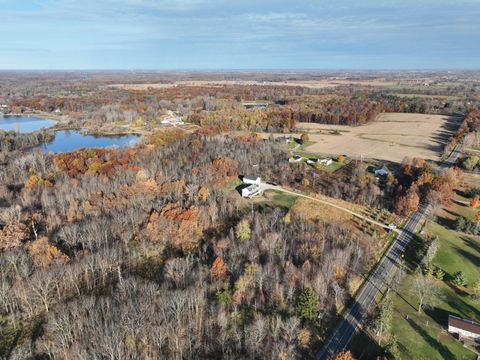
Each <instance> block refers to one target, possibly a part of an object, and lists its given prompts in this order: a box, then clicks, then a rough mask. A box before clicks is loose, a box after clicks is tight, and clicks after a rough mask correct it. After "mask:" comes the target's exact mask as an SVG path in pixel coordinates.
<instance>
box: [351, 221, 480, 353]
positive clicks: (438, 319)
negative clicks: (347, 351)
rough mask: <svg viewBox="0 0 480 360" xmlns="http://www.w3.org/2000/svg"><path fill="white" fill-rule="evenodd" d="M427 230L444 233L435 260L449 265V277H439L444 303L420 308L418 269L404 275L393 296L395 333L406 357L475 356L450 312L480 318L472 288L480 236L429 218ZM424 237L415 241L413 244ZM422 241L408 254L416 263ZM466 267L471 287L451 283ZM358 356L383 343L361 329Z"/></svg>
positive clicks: (479, 262) (478, 275) (478, 269)
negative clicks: (453, 330) (452, 327)
mask: <svg viewBox="0 0 480 360" xmlns="http://www.w3.org/2000/svg"><path fill="white" fill-rule="evenodd" d="M425 231H426V232H430V233H432V234H435V235H437V236H438V237H439V239H440V248H439V250H438V252H437V254H436V256H435V258H434V259H433V264H434V265H435V266H438V267H440V268H441V269H442V270H443V271H445V273H446V275H445V279H444V281H439V280H436V281H437V283H438V285H439V286H440V287H441V289H442V298H441V299H440V302H439V304H438V305H437V306H436V307H434V308H433V309H431V310H425V311H424V312H422V313H420V314H419V313H418V312H417V307H418V300H417V298H416V296H415V295H414V294H412V292H411V288H412V281H413V275H412V273H409V274H407V275H406V276H405V278H404V280H403V282H402V285H401V286H400V288H399V290H398V292H397V293H396V295H395V296H394V306H395V312H394V318H393V322H392V333H393V334H394V335H395V336H396V338H397V341H398V347H399V350H400V353H401V354H402V356H401V359H439V360H440V359H476V355H475V354H474V352H472V351H471V350H470V349H468V348H465V347H464V346H463V345H462V344H461V343H460V342H459V341H458V340H456V339H455V338H454V337H453V336H451V335H450V334H448V332H447V331H446V328H447V321H448V315H449V314H453V315H457V316H460V317H463V318H468V319H473V320H476V321H480V300H474V299H473V298H472V297H471V296H470V294H469V293H468V292H469V291H470V290H469V289H471V286H472V284H473V283H474V282H475V281H477V280H478V279H480V237H478V236H477V237H475V236H468V235H464V234H461V233H458V232H456V231H454V230H451V229H448V228H445V227H444V226H442V225H439V224H438V223H435V222H429V223H428V224H427V225H426V227H425ZM420 243H421V242H418V241H412V244H411V245H413V244H420ZM416 249H418V247H417V246H416V245H414V246H410V248H409V249H408V251H407V252H406V253H405V260H406V261H407V263H409V264H412V263H413V260H412V259H410V258H411V257H412V258H414V257H415V256H414V254H415V253H416ZM460 270H461V271H463V273H464V275H465V278H466V280H467V288H466V289H458V288H457V287H455V286H454V285H453V284H452V283H451V276H452V275H453V274H454V273H455V272H457V271H460ZM352 350H353V351H354V354H355V355H356V356H357V358H362V359H370V358H375V357H376V356H378V355H381V354H382V353H381V351H382V350H381V349H380V348H379V347H378V345H377V344H376V343H375V341H374V340H373V339H372V338H371V337H369V336H368V334H366V333H362V334H359V335H357V336H356V337H355V338H354V341H353V342H352Z"/></svg>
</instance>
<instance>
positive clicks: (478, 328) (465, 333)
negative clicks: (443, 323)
mask: <svg viewBox="0 0 480 360" xmlns="http://www.w3.org/2000/svg"><path fill="white" fill-rule="evenodd" d="M448 332H449V333H450V334H455V335H458V338H459V339H467V340H472V341H474V342H476V343H478V344H480V324H479V323H477V322H475V321H473V320H467V319H462V318H459V317H457V316H453V315H448Z"/></svg>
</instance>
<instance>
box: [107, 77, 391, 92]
mask: <svg viewBox="0 0 480 360" xmlns="http://www.w3.org/2000/svg"><path fill="white" fill-rule="evenodd" d="M227 85H228V86H233V85H238V86H251V85H260V86H261V85H264V86H267V85H268V86H301V87H306V88H312V89H321V88H329V87H335V86H344V85H362V86H375V87H376V86H394V85H398V82H396V81H387V80H385V79H372V80H355V79H351V80H350V79H337V78H332V79H325V80H292V81H255V80H182V81H175V82H173V83H152V84H148V83H145V84H112V85H108V87H111V88H118V89H124V90H135V91H145V90H148V89H165V88H172V87H176V86H205V87H223V86H227Z"/></svg>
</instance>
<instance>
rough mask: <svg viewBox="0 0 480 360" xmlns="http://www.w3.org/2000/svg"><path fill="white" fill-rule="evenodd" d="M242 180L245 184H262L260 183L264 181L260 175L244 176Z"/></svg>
mask: <svg viewBox="0 0 480 360" xmlns="http://www.w3.org/2000/svg"><path fill="white" fill-rule="evenodd" d="M242 180H243V183H244V184H249V185H253V184H255V185H260V183H261V182H262V179H261V178H260V177H259V176H244V177H243V179H242Z"/></svg>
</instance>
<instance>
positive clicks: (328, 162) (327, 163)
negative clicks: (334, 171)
mask: <svg viewBox="0 0 480 360" xmlns="http://www.w3.org/2000/svg"><path fill="white" fill-rule="evenodd" d="M332 162H333V160H332V159H322V160H320V164H322V165H325V166H328V165H330V164H331V163H332Z"/></svg>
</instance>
